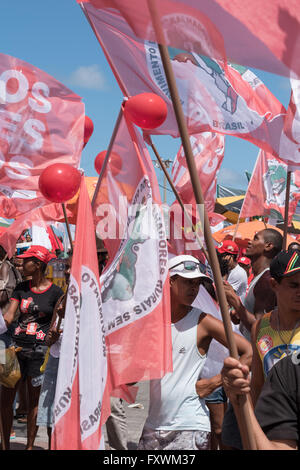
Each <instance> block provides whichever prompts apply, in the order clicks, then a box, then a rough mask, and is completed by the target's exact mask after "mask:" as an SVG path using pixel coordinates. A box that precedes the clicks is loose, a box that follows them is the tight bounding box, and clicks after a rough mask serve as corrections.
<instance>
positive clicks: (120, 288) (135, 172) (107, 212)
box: [94, 117, 172, 389]
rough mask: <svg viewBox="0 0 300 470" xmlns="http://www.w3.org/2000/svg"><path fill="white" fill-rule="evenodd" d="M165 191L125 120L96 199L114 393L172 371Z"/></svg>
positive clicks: (96, 216) (136, 137) (130, 125)
mask: <svg viewBox="0 0 300 470" xmlns="http://www.w3.org/2000/svg"><path fill="white" fill-rule="evenodd" d="M160 204H161V201H160V192H159V187H158V184H157V179H156V174H155V170H154V167H153V163H152V161H151V158H150V155H149V152H148V150H147V148H146V145H145V143H144V141H143V138H142V136H141V134H140V132H139V131H138V130H137V129H136V128H135V127H134V126H133V125H132V123H130V122H128V121H127V120H126V119H125V118H124V117H123V118H122V120H121V123H120V125H119V128H118V131H117V134H116V138H115V142H114V145H113V148H112V152H111V156H110V159H109V161H108V166H107V168H106V170H105V172H104V177H103V180H102V182H101V186H100V189H99V192H98V195H97V197H96V201H95V205H94V218H95V222H96V231H97V234H98V236H99V238H101V239H102V240H103V242H104V244H105V246H106V248H107V250H108V254H109V260H108V263H107V265H106V267H105V269H104V271H103V273H102V275H101V295H102V304H103V316H104V322H105V330H106V335H107V337H106V340H107V344H108V353H109V354H108V360H109V367H110V372H111V380H112V384H113V388H114V389H116V388H118V387H119V386H120V385H122V384H127V383H131V382H137V381H140V380H149V379H152V378H160V377H162V376H163V375H164V374H165V373H167V372H170V371H171V370H172V352H171V351H172V346H171V320H170V293H169V283H168V249H167V241H166V231H165V225H164V219H163V214H162V210H161V207H160Z"/></svg>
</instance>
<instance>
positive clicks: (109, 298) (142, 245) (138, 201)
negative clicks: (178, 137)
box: [101, 176, 168, 335]
mask: <svg viewBox="0 0 300 470" xmlns="http://www.w3.org/2000/svg"><path fill="white" fill-rule="evenodd" d="M153 253H157V254H158V257H153ZM145 259H147V260H148V261H149V262H148V265H147V269H146V270H145ZM167 262H168V251H167V242H166V230H165V224H164V219H163V215H162V212H161V208H160V206H159V205H158V204H152V190H151V186H150V184H149V178H148V177H147V176H144V177H143V178H142V179H141V180H140V183H139V185H138V186H137V188H136V191H135V194H134V196H133V198H132V204H131V205H130V207H129V208H128V222H127V236H126V238H124V239H123V240H121V242H120V245H119V250H118V252H117V253H116V255H115V257H114V260H113V262H112V263H111V265H110V266H109V267H108V269H107V270H106V271H105V273H104V274H103V276H102V277H101V294H102V303H103V311H104V321H105V330H106V334H107V335H108V334H111V333H112V332H113V331H115V330H117V329H120V328H122V327H123V326H126V325H128V324H129V323H132V322H134V321H135V320H137V319H138V318H141V317H143V316H145V315H148V314H150V313H151V312H152V311H153V310H154V309H155V308H156V307H157V306H158V305H159V303H160V302H161V299H162V293H163V287H164V282H165V280H166V277H167V275H168V270H167ZM146 273H147V274H146ZM145 275H147V276H148V278H149V282H148V283H147V287H146V288H145V285H144V283H143V279H144V278H145Z"/></svg>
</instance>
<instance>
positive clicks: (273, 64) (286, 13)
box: [77, 0, 300, 76]
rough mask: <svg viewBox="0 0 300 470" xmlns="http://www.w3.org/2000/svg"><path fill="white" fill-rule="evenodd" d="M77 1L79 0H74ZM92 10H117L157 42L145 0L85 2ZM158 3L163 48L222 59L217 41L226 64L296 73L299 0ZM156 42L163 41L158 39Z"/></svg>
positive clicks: (170, 0)
mask: <svg viewBox="0 0 300 470" xmlns="http://www.w3.org/2000/svg"><path fill="white" fill-rule="evenodd" d="M77 1H78V2H80V0H77ZM84 3H85V4H92V5H93V6H94V7H95V8H99V9H100V8H109V7H111V8H115V9H117V10H118V11H119V12H121V14H122V15H123V17H124V18H125V19H126V21H127V22H128V24H129V25H130V27H131V28H132V29H133V31H134V32H135V34H136V35H137V36H138V37H140V38H143V39H147V40H152V41H157V39H156V37H155V35H154V32H153V27H152V20H151V16H150V13H149V8H148V0H132V1H131V2H124V1H123V0H84ZM150 3H151V4H152V5H153V4H155V5H156V9H157V12H158V17H159V18H160V20H161V24H162V27H163V31H164V36H165V43H166V45H167V46H172V47H177V48H181V49H184V50H188V51H191V52H196V53H198V54H203V53H205V52H203V48H206V49H207V50H208V51H209V52H210V53H207V54H206V55H207V56H209V57H215V58H217V57H220V54H221V51H222V49H221V47H220V41H219V40H218V41H217V40H216V38H219V36H221V38H223V48H224V49H225V52H226V55H227V56H228V57H230V60H231V61H232V62H234V63H236V64H241V65H244V66H247V67H254V68H258V69H263V70H267V71H268V72H271V73H278V74H283V75H287V76H288V75H289V70H290V69H291V70H293V71H294V72H295V73H296V74H298V76H299V75H300V58H299V54H297V51H298V44H299V23H300V11H299V2H298V0H272V1H268V2H261V0H252V1H251V2H247V3H245V2H241V1H240V0H210V1H209V2H199V1H198V0H181V1H180V2H179V1H175V0H159V1H156V2H150ZM160 42H162V39H161V38H160Z"/></svg>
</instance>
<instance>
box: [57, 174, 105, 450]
mask: <svg viewBox="0 0 300 470" xmlns="http://www.w3.org/2000/svg"><path fill="white" fill-rule="evenodd" d="M109 396H110V390H109V377H108V367H107V351H106V345H105V328H104V319H103V313H102V306H101V294H100V284H99V270H98V262H97V251H96V238H95V230H94V225H93V216H92V208H91V202H90V199H89V196H88V192H87V189H86V186H85V182H84V177H82V182H81V186H80V196H79V208H78V216H77V227H76V236H75V247H74V254H73V259H72V267H71V277H70V283H69V287H68V293H67V304H66V313H65V319H64V325H63V337H62V345H61V352H60V359H59V369H58V376H57V385H56V393H55V400H54V408H53V410H54V412H53V419H54V423H53V429H52V441H51V446H52V449H54V450H97V449H100V448H102V449H103V448H104V446H103V435H102V431H101V426H102V425H103V424H104V423H105V421H106V419H107V417H108V416H109V414H110V402H109Z"/></svg>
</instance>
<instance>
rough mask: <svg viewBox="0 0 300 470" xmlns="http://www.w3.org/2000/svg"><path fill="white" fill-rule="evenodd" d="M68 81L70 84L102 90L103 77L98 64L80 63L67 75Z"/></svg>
mask: <svg viewBox="0 0 300 470" xmlns="http://www.w3.org/2000/svg"><path fill="white" fill-rule="evenodd" d="M68 82H69V83H70V85H72V86H78V87H81V88H88V89H90V90H103V89H104V88H105V78H104V75H103V74H102V72H101V70H100V68H99V65H96V64H94V65H82V66H81V67H78V68H77V69H76V70H74V72H73V73H72V74H71V76H70V77H69V80H68Z"/></svg>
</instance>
